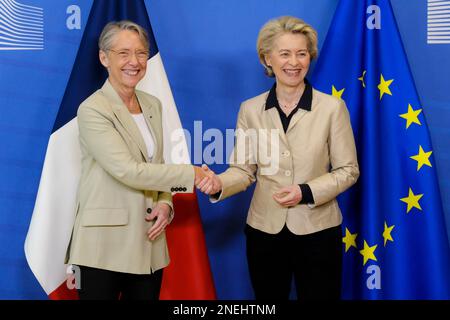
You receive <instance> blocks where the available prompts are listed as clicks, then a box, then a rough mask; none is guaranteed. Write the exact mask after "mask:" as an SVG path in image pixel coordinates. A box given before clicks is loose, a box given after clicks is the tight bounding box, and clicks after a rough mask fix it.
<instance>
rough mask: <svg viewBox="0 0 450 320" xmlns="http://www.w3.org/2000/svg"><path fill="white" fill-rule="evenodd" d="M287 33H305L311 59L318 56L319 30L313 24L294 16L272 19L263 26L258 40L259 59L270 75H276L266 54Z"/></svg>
mask: <svg viewBox="0 0 450 320" xmlns="http://www.w3.org/2000/svg"><path fill="white" fill-rule="evenodd" d="M285 33H293V34H298V33H300V34H303V35H305V37H306V41H307V44H308V52H309V55H310V56H311V60H313V59H315V58H316V57H317V54H318V49H317V31H316V30H315V29H314V28H313V27H312V26H311V25H309V24H307V23H306V22H305V21H303V20H301V19H299V18H296V17H292V16H283V17H279V18H275V19H272V20H270V21H268V22H267V23H266V24H265V25H264V26H263V27H262V28H261V30H260V31H259V34H258V40H257V41H256V50H257V51H258V56H259V61H260V62H261V64H262V65H263V66H264V69H265V72H266V74H267V75H268V76H269V77H274V73H273V70H272V67H269V66H268V65H267V63H266V59H265V56H266V55H267V54H269V53H270V51H271V50H272V49H273V44H274V41H275V40H276V39H277V38H278V37H279V36H281V35H283V34H285Z"/></svg>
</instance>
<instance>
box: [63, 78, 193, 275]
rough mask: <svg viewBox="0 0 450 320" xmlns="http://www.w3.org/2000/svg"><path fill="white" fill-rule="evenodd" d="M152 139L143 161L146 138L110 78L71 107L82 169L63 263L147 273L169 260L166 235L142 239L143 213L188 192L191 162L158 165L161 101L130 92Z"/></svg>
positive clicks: (147, 224) (190, 189) (144, 228)
mask: <svg viewBox="0 0 450 320" xmlns="http://www.w3.org/2000/svg"><path fill="white" fill-rule="evenodd" d="M136 95H137V98H138V100H139V103H140V105H141V108H142V112H143V114H144V117H145V120H146V122H147V125H148V127H149V129H150V131H151V134H152V136H153V140H154V142H155V152H154V155H153V158H152V161H151V162H149V159H147V158H148V156H147V150H146V146H145V142H144V140H143V138H142V136H141V134H140V131H139V129H138V127H137V125H136V123H135V122H134V120H133V119H132V116H131V115H130V113H129V111H128V109H127V107H126V106H125V105H124V104H123V102H122V100H121V99H120V97H119V95H118V94H117V93H116V91H115V90H114V88H113V87H112V86H111V84H110V82H109V81H108V80H107V81H106V82H105V84H104V85H103V87H102V88H101V89H100V90H98V91H97V92H95V93H94V94H92V95H91V96H90V97H89V98H87V99H86V100H85V101H84V102H83V103H82V104H81V105H80V107H79V109H78V113H77V116H78V126H79V132H80V133H79V141H80V147H81V152H82V172H81V178H80V182H79V187H78V205H77V210H76V219H75V224H74V227H73V232H72V238H71V241H70V244H69V247H68V249H67V255H66V260H65V262H66V263H69V264H77V265H84V266H89V267H94V268H100V269H106V270H111V271H118V272H126V273H134V274H149V273H151V272H153V271H155V270H158V269H161V268H163V267H165V266H167V265H168V263H169V254H168V249H167V244H166V237H165V234H164V233H162V234H161V235H160V236H159V237H158V238H157V239H155V240H154V241H150V240H149V239H148V238H147V231H148V229H149V228H150V227H151V226H152V224H153V222H147V221H145V215H146V213H147V212H150V211H151V208H153V207H154V205H155V204H156V203H157V202H165V203H167V204H169V205H170V206H171V207H172V196H171V193H170V192H171V191H174V190H176V191H178V192H193V186H194V170H193V167H192V166H191V165H170V164H163V162H164V161H163V130H162V122H161V103H160V102H159V100H158V99H157V98H156V97H153V96H150V95H148V94H146V93H144V92H141V91H136Z"/></svg>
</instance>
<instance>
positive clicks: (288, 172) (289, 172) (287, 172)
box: [284, 170, 292, 177]
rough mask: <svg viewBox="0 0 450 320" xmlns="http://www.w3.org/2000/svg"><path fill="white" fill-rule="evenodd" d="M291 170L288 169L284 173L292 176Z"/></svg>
mask: <svg viewBox="0 0 450 320" xmlns="http://www.w3.org/2000/svg"><path fill="white" fill-rule="evenodd" d="M291 174H292V173H291V171H289V170H286V171H285V172H284V175H285V176H286V177H290V176H291Z"/></svg>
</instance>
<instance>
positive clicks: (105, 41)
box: [98, 20, 150, 52]
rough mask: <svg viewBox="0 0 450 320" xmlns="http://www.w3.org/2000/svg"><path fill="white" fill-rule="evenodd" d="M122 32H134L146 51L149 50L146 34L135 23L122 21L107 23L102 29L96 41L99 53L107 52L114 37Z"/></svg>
mask: <svg viewBox="0 0 450 320" xmlns="http://www.w3.org/2000/svg"><path fill="white" fill-rule="evenodd" d="M123 30H129V31H134V32H136V33H137V34H138V35H139V38H140V39H141V41H142V43H143V44H144V46H145V48H146V49H147V50H150V44H149V40H148V33H147V31H145V29H144V28H142V27H141V26H140V25H138V24H137V23H134V22H132V21H129V20H122V21H112V22H109V23H108V24H107V25H106V26H105V27H104V28H103V31H102V33H101V34H100V38H99V39H98V48H99V49H100V50H101V51H104V52H106V51H108V50H110V49H111V47H112V43H113V41H114V37H115V36H116V35H117V34H118V33H119V32H120V31H123Z"/></svg>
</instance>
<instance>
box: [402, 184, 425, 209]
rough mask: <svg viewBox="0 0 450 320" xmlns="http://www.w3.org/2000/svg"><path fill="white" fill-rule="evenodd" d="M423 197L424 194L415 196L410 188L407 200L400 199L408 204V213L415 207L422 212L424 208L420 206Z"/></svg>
mask: <svg viewBox="0 0 450 320" xmlns="http://www.w3.org/2000/svg"><path fill="white" fill-rule="evenodd" d="M422 197H423V193H422V194H414V193H413V191H412V190H411V188H409V194H408V196H407V197H406V198H401V199H400V201H403V202H405V203H407V204H408V208H407V209H406V213H408V212H409V211H411V209H412V208H413V207H414V208H417V209H419V210H422V207H421V206H420V204H419V200H420V198H422Z"/></svg>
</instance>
